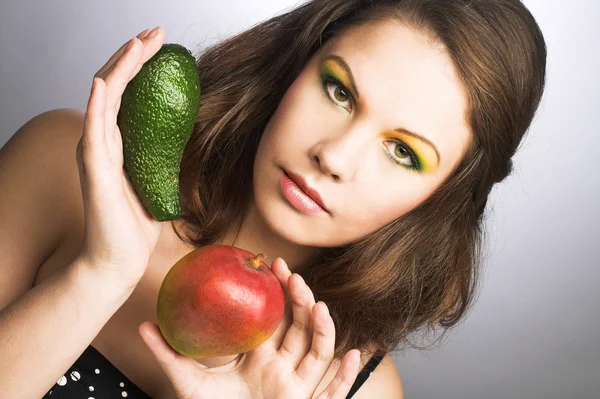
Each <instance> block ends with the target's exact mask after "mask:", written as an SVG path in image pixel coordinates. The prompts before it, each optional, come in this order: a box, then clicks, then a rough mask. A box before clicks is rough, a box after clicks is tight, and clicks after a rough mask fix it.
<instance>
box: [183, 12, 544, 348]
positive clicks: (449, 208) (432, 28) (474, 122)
mask: <svg viewBox="0 0 600 399" xmlns="http://www.w3.org/2000/svg"><path fill="white" fill-rule="evenodd" d="M390 19H393V20H399V21H402V22H404V23H406V24H408V25H409V26H412V27H414V28H416V29H418V30H420V31H422V32H424V33H426V34H428V35H429V36H430V37H431V38H432V39H433V40H435V41H437V42H439V43H441V44H442V45H443V46H444V48H445V50H446V51H447V53H448V55H449V56H450V57H451V59H452V60H453V62H454V65H455V67H456V69H457V71H458V73H459V75H460V77H461V78H462V81H463V84H464V87H465V89H466V93H467V97H468V98H467V101H468V111H467V121H468V123H469V127H470V129H471V132H472V140H471V147H470V149H469V151H468V152H467V153H466V155H465V156H464V158H463V159H462V162H461V163H460V164H459V165H458V167H457V168H456V169H455V170H454V172H453V173H452V174H451V175H450V176H449V177H448V179H447V180H446V181H445V182H444V183H443V184H442V185H441V186H440V187H439V188H438V189H437V190H436V191H435V192H434V193H433V194H432V195H431V196H430V197H429V198H427V199H426V200H425V201H424V202H423V203H422V204H420V205H419V206H418V207H416V208H415V209H413V210H412V211H411V212H409V213H407V214H405V215H403V216H402V217H400V218H398V219H397V220H395V221H393V222H392V223H390V224H388V225H386V226H384V227H383V228H381V229H380V230H379V231H377V232H375V233H372V234H369V235H368V236H366V237H363V238H362V239H360V240H358V241H356V242H353V243H350V244H347V245H344V246H342V247H336V248H327V249H323V251H322V255H323V256H322V257H320V258H319V259H316V260H314V261H313V262H311V263H310V264H306V265H303V267H301V268H300V270H299V273H300V274H301V275H302V276H303V277H304V279H305V281H306V282H307V284H308V285H309V286H310V287H311V289H312V290H313V292H314V294H315V298H316V299H317V300H322V301H324V302H325V303H327V305H328V307H329V309H330V312H331V315H332V317H333V320H334V322H335V327H336V357H338V358H339V357H341V356H343V355H344V354H345V353H346V351H348V350H349V349H352V348H359V349H361V350H367V348H373V347H377V348H381V349H384V350H386V351H391V350H394V349H397V348H401V347H402V346H412V347H420V346H417V345H416V344H414V343H413V342H411V340H410V339H409V338H410V337H411V336H412V334H413V333H417V332H427V333H429V332H435V331H438V330H441V331H442V332H445V331H446V329H447V328H448V327H451V326H453V325H455V324H456V323H457V322H458V321H459V320H461V319H462V318H463V316H464V315H465V314H466V312H467V311H468V309H469V308H470V306H471V305H472V303H473V298H474V297H475V293H476V289H477V288H478V283H479V276H480V266H481V264H482V261H481V259H482V256H481V255H482V253H483V251H482V244H483V243H484V242H485V240H484V229H483V219H484V217H483V215H484V210H485V207H486V202H487V198H488V194H489V192H490V190H491V189H492V187H493V185H494V184H495V183H497V182H500V181H502V180H503V179H504V178H505V177H506V176H507V175H509V174H510V172H511V169H512V161H511V157H512V155H513V154H514V153H515V151H516V150H517V147H518V146H519V143H520V141H521V139H522V137H523V135H524V134H525V132H526V131H527V129H528V128H529V125H530V123H531V121H532V119H533V116H534V113H535V111H536V109H537V107H538V104H539V102H540V98H541V96H542V92H543V88H544V81H545V64H546V47H545V43H544V39H543V36H542V33H541V31H540V29H539V27H538V25H537V24H536V22H535V20H534V18H533V17H532V15H531V14H530V13H529V11H528V10H527V8H526V7H525V6H524V5H523V4H522V3H521V2H520V1H518V0H452V1H447V0H405V1H402V0H395V1H393V0H384V1H376V0H314V1H311V2H308V3H305V4H303V5H301V6H299V7H297V8H295V9H293V10H291V11H289V12H285V13H283V14H281V15H278V16H275V17H273V18H271V19H269V20H267V21H264V22H261V23H259V24H257V25H255V26H253V27H251V28H250V29H248V30H246V31H244V32H242V33H240V34H237V35H235V36H233V37H230V38H228V39H226V40H223V41H222V42H220V43H217V44H216V45H213V46H211V47H209V48H208V49H206V50H204V51H201V52H200V54H199V55H198V57H197V59H198V71H199V75H200V81H201V87H202V102H201V106H200V111H199V115H198V120H197V123H196V126H195V129H194V133H193V135H192V138H191V140H190V141H189V143H188V145H187V147H186V149H185V152H184V155H183V159H182V164H181V175H180V183H181V184H180V188H181V198H182V204H183V209H184V216H183V218H182V221H183V222H184V224H185V226H186V230H187V231H188V232H189V233H188V235H184V234H183V233H180V232H178V231H177V230H176V232H177V234H178V235H179V237H180V238H181V239H183V240H185V241H187V242H189V243H191V244H194V245H196V246H203V245H208V244H211V243H215V242H216V241H217V240H219V239H221V238H222V237H223V236H224V234H225V232H226V231H227V229H229V228H230V227H231V226H235V225H236V223H237V224H238V225H239V223H240V222H241V218H242V217H243V215H244V212H245V210H246V207H247V206H248V204H249V201H250V198H251V191H252V190H251V188H252V170H253V163H254V155H255V153H256V149H257V146H258V143H259V140H260V137H261V135H262V133H263V130H264V128H265V126H266V124H267V122H268V121H269V118H270V117H271V115H272V114H273V113H274V112H275V110H276V108H277V106H278V104H279V101H280V100H281V98H282V97H283V95H284V93H285V91H286V90H287V88H288V87H289V86H290V85H291V83H292V82H293V81H294V79H295V78H296V76H298V74H299V73H300V72H301V70H302V68H303V66H304V65H305V64H306V63H307V62H308V60H309V59H310V57H311V56H312V55H313V54H314V53H315V52H316V50H318V49H319V47H320V46H322V45H323V43H325V42H326V41H327V40H328V39H330V38H332V37H334V36H335V35H338V34H342V33H343V32H344V30H346V29H349V28H352V27H355V26H358V25H360V24H364V23H369V22H371V21H375V20H379V21H382V20H390ZM440 327H441V328H440ZM443 335H444V334H442V336H443ZM440 338H441V336H440Z"/></svg>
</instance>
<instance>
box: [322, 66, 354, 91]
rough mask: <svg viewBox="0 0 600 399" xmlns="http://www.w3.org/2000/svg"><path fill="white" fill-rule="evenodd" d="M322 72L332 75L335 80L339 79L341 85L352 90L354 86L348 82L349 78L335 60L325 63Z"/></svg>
mask: <svg viewBox="0 0 600 399" xmlns="http://www.w3.org/2000/svg"><path fill="white" fill-rule="evenodd" d="M322 71H323V72H324V73H326V74H329V75H332V76H333V77H334V78H336V79H338V80H339V81H340V83H341V84H343V85H344V86H346V87H347V88H348V89H350V90H352V84H351V83H350V80H348V76H346V73H345V72H344V70H343V69H342V68H341V67H340V66H339V64H338V63H337V62H335V61H334V60H327V61H325V62H324V63H323V67H322Z"/></svg>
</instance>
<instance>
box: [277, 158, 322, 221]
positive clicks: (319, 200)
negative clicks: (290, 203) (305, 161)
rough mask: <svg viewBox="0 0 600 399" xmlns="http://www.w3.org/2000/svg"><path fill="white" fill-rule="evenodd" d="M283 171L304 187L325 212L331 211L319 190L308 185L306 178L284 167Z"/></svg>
mask: <svg viewBox="0 0 600 399" xmlns="http://www.w3.org/2000/svg"><path fill="white" fill-rule="evenodd" d="M282 169H283V168H282ZM283 173H285V174H286V175H287V176H288V177H289V178H290V180H292V181H293V182H294V183H296V184H297V185H298V187H300V188H301V189H302V191H304V192H305V193H306V194H307V195H308V196H309V197H310V198H312V199H313V201H315V202H316V203H317V204H318V205H319V206H320V207H321V208H323V210H324V211H325V212H327V213H329V210H328V209H327V207H326V206H325V204H324V203H323V199H322V198H321V195H320V194H319V192H318V191H317V190H315V189H314V188H312V187H310V186H309V185H308V183H307V182H306V179H304V178H303V177H302V176H300V175H297V174H295V173H293V172H290V171H288V170H285V169H283Z"/></svg>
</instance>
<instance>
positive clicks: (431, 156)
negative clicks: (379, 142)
mask: <svg viewBox="0 0 600 399" xmlns="http://www.w3.org/2000/svg"><path fill="white" fill-rule="evenodd" d="M392 134H393V135H394V136H399V137H398V139H400V140H402V142H403V143H405V144H406V145H407V146H409V147H410V148H411V149H412V150H413V151H414V152H415V155H416V156H417V158H418V159H419V163H420V164H421V170H422V171H423V172H433V171H434V170H436V169H437V167H438V159H437V155H436V153H435V151H434V150H433V148H431V147H430V146H428V145H427V144H425V143H423V142H422V141H421V140H419V139H417V138H415V137H413V136H410V135H407V134H402V133H398V132H393V133H392Z"/></svg>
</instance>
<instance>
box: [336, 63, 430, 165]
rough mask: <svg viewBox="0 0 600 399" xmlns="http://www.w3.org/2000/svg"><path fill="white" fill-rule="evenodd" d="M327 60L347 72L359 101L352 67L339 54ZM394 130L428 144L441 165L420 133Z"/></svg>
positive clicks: (351, 86)
mask: <svg viewBox="0 0 600 399" xmlns="http://www.w3.org/2000/svg"><path fill="white" fill-rule="evenodd" d="M327 60H332V61H334V62H335V63H336V64H338V66H339V67H340V68H341V69H342V70H343V71H344V72H345V74H346V76H347V77H348V80H349V82H350V87H349V89H350V90H352V91H353V92H354V94H356V98H357V99H359V98H360V94H359V92H358V87H357V86H356V82H355V81H354V75H352V70H351V69H350V66H348V63H346V60H344V58H342V57H341V56H339V55H337V54H331V55H329V56H327V57H326V58H325V60H324V61H327ZM393 130H394V131H395V132H398V133H402V134H406V135H409V136H412V137H414V138H415V139H417V140H420V141H422V142H424V143H425V144H427V145H428V146H430V147H431V148H433V151H435V155H436V156H437V161H438V164H439V163H440V161H441V157H440V153H439V152H438V149H437V147H436V146H435V145H434V144H433V143H432V142H431V141H429V140H427V139H426V138H425V137H423V136H422V135H420V134H418V133H415V132H411V131H410V130H406V129H403V128H398V129H393Z"/></svg>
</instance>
